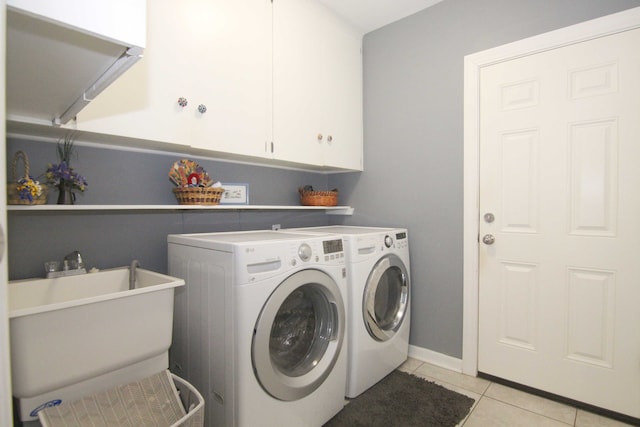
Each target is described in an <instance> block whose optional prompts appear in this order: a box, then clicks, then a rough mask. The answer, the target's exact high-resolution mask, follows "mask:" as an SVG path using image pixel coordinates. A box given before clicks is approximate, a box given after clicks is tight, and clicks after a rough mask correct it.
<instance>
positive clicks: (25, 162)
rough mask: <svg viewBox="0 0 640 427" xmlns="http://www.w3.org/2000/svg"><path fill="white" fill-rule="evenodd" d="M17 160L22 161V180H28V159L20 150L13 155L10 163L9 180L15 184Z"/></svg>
mask: <svg viewBox="0 0 640 427" xmlns="http://www.w3.org/2000/svg"><path fill="white" fill-rule="evenodd" d="M18 160H22V164H23V165H24V178H25V179H28V178H29V157H27V154H26V153H25V152H24V151H22V150H20V151H17V152H16V154H14V156H13V160H12V161H11V179H13V181H16V182H17V181H18V180H17V179H16V167H17V163H18Z"/></svg>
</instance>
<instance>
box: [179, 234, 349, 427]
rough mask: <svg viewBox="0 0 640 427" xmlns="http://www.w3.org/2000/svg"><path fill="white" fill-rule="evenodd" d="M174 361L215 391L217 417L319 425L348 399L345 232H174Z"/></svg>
mask: <svg viewBox="0 0 640 427" xmlns="http://www.w3.org/2000/svg"><path fill="white" fill-rule="evenodd" d="M168 255H169V271H170V272H171V274H173V275H175V276H177V277H181V278H184V280H185V282H186V285H185V286H184V287H183V292H181V293H178V294H176V298H175V316H174V318H175V325H174V341H173V345H172V347H171V349H170V353H169V358H170V367H171V369H172V370H173V371H174V372H175V373H176V374H178V375H180V376H181V377H183V378H185V379H187V380H188V381H189V382H191V383H192V384H193V385H194V386H195V387H196V388H197V389H199V390H200V391H201V392H202V394H203V396H204V397H205V402H206V406H205V407H206V410H205V417H206V422H205V424H206V425H207V426H220V427H222V426H224V427H229V426H239V427H255V426H278V427H283V426H284V427H287V426H291V427H294V426H295V427H299V426H313V427H319V426H321V425H323V424H324V423H326V422H327V421H328V420H329V419H331V418H332V417H333V416H334V415H335V414H337V413H338V412H339V411H340V410H341V409H342V408H343V407H344V404H345V400H344V389H345V386H346V366H347V363H346V362H347V352H346V345H345V339H346V333H347V332H346V314H345V306H344V302H343V295H345V293H346V284H347V279H346V271H345V258H346V256H345V253H344V249H343V241H342V239H341V237H340V236H335V235H333V236H321V235H318V234H309V235H301V234H299V233H297V234H289V233H286V232H276V231H246V232H227V233H208V234H189V235H169V236H168Z"/></svg>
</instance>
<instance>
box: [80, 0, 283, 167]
mask: <svg viewBox="0 0 640 427" xmlns="http://www.w3.org/2000/svg"><path fill="white" fill-rule="evenodd" d="M265 4H266V6H265ZM269 8H270V4H269V3H268V2H267V1H266V0H245V1H242V2H229V1H224V0H211V1H206V2H203V1H199V0H186V1H181V2H174V1H170V0H154V1H153V2H149V3H148V8H147V20H148V23H147V27H148V36H147V48H146V50H145V55H144V58H143V59H142V60H141V61H140V63H139V64H137V65H136V66H135V67H133V68H132V69H131V70H130V71H129V72H128V73H127V74H125V75H124V76H122V77H121V78H120V79H119V80H118V81H116V82H115V83H114V84H113V86H112V87H110V88H109V89H107V90H106V91H105V92H104V93H102V94H101V95H100V96H99V97H97V98H96V99H95V100H94V101H93V102H92V103H91V104H89V106H88V107H86V109H85V110H84V111H83V112H82V113H81V114H79V115H78V123H77V127H78V129H80V130H85V131H92V132H98V133H104V134H111V135H121V136H126V137H132V138H137V139H143V140H151V141H160V142H166V143H172V144H181V145H187V146H191V147H195V148H202V149H207V150H212V151H217V152H225V153H234V154H250V155H259V156H264V154H265V143H266V139H270V138H269V137H270V133H271V129H270V127H269V124H270V120H271V116H270V113H269V111H270V89H269V81H270V74H269V73H270V71H269V70H270V66H271V64H270V49H269V48H270V19H269V16H270V15H269V13H270V10H269ZM265 33H266V36H265ZM179 98H184V99H185V100H186V101H187V104H186V106H181V105H179V103H178V99H179ZM199 105H203V106H204V107H206V112H204V113H201V112H200V111H199V110H198V107H199Z"/></svg>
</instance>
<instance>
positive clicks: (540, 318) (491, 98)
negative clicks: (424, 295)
mask: <svg viewBox="0 0 640 427" xmlns="http://www.w3.org/2000/svg"><path fill="white" fill-rule="evenodd" d="M638 46H640V30H631V31H625V32H621V33H617V34H613V35H609V36H606V37H600V38H596V39H594V40H590V41H587V42H581V43H576V44H572V45H568V46H564V47H561V48H557V49H553V50H548V51H545V52H542V53H537V54H535V55H529V56H524V57H521V58H518V59H513V60H510V61H506V62H501V63H498V64H495V65H491V66H487V67H485V68H484V69H482V70H481V73H480V202H479V207H480V225H479V231H480V246H479V259H478V263H479V279H478V280H479V291H478V292H479V308H478V309H479V328H478V336H479V341H478V342H479V347H478V370H479V371H481V372H484V373H487V374H491V375H494V376H497V377H501V378H505V379H508V380H511V381H514V382H517V383H521V384H525V385H528V386H531V387H534V388H537V389H541V390H544V391H547V392H550V393H554V394H558V395H562V396H565V397H569V398H571V399H575V400H578V401H582V402H586V403H589V404H592V405H596V406H599V407H603V408H607V409H609V410H613V411H616V412H620V413H623V414H627V415H630V416H633V417H640V328H638V325H640V309H639V308H638V303H639V302H640V286H639V283H640V263H639V262H638V254H640V191H639V189H638V183H639V182H640V167H638V163H639V162H640V143H639V142H640V78H639V76H640V50H638ZM489 214H490V215H489ZM485 239H486V240H485Z"/></svg>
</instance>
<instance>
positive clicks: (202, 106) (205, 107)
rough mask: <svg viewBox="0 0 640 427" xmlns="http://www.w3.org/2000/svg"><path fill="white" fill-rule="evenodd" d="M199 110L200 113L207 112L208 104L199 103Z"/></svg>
mask: <svg viewBox="0 0 640 427" xmlns="http://www.w3.org/2000/svg"><path fill="white" fill-rule="evenodd" d="M198 111H199V112H200V114H204V113H206V112H207V106H206V105H204V104H200V105H198Z"/></svg>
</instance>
